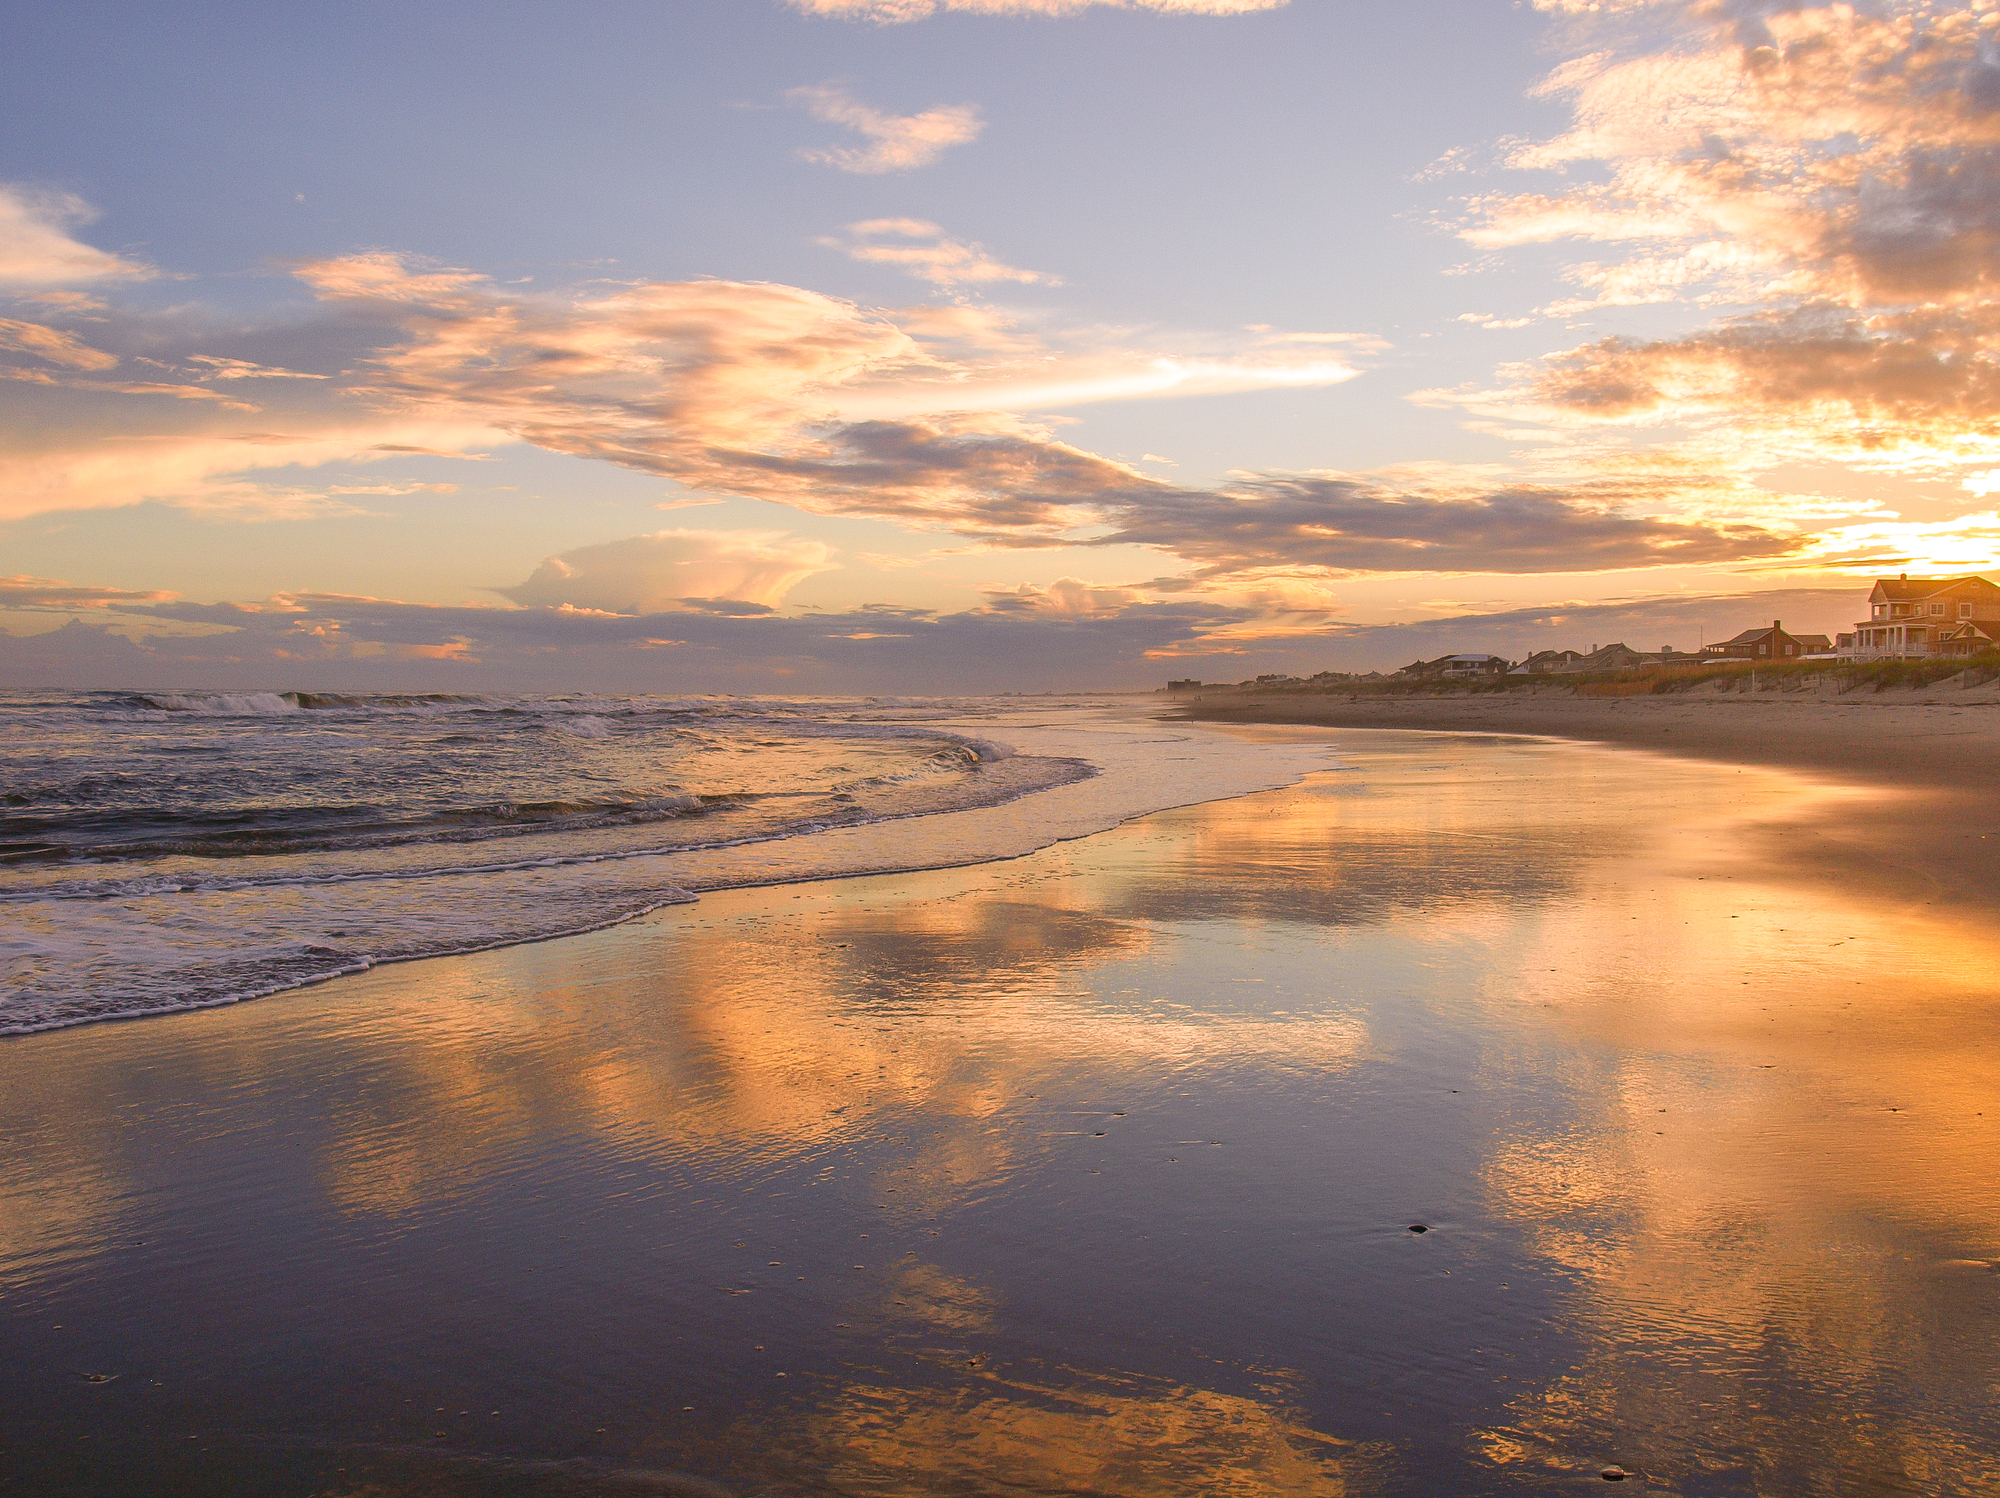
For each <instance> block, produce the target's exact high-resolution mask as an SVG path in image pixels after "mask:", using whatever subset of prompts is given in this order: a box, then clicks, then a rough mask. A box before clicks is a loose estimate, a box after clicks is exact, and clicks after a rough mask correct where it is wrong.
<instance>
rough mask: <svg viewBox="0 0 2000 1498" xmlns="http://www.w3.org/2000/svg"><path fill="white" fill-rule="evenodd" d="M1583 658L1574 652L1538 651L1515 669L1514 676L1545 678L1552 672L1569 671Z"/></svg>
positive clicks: (1512, 673)
mask: <svg viewBox="0 0 2000 1498" xmlns="http://www.w3.org/2000/svg"><path fill="white" fill-rule="evenodd" d="M1582 659H1583V657H1582V656H1581V655H1580V654H1578V653H1577V652H1576V651H1574V650H1537V651H1536V652H1535V653H1534V654H1533V655H1531V656H1529V657H1528V658H1527V659H1526V660H1524V661H1522V662H1521V664H1520V665H1518V666H1516V667H1514V668H1513V670H1512V671H1511V672H1509V673H1508V674H1509V675H1512V676H1543V675H1546V674H1547V673H1549V672H1551V671H1567V670H1569V669H1570V668H1571V666H1572V664H1573V663H1574V662H1576V661H1580V660H1582Z"/></svg>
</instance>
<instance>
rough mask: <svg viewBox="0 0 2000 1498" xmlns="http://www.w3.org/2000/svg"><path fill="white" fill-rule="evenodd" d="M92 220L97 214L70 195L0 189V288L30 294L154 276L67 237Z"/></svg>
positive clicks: (19, 188) (135, 264)
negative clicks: (36, 291)
mask: <svg viewBox="0 0 2000 1498" xmlns="http://www.w3.org/2000/svg"><path fill="white" fill-rule="evenodd" d="M95 217H97V213H96V210H94V209H93V208H92V207H91V206H90V205H89V204H88V203H86V202H84V201H83V199H81V198H79V197H76V196H74V195H73V194H70V193H65V192H49V191H39V190H37V189H34V188H30V187H24V186H21V185H19V184H13V185H8V184H0V288H7V289H19V290H24V291H33V290H39V289H41V288H44V287H57V286H74V285H78V284H80V283H85V282H91V281H111V280H143V279H145V278H147V277H149V276H152V275H155V274H157V272H155V271H154V270H153V269H152V267H151V266H147V265H142V264H140V263H139V262H138V261H136V260H127V259H126V258H124V257H123V256H121V255H114V254H112V253H110V252H109V251H108V250H100V249H97V248H95V247H94V246H91V245H87V244H84V243H83V242H82V241H81V240H78V239H76V238H74V237H72V236H71V234H70V232H69V231H70V230H71V229H72V228H74V227H76V226H77V225H79V224H87V223H89V222H90V221H91V220H92V219H94V218H95Z"/></svg>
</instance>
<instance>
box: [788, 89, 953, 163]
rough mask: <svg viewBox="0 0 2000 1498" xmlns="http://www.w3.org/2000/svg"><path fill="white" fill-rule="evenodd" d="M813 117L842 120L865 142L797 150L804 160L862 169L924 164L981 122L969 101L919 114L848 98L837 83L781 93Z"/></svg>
mask: <svg viewBox="0 0 2000 1498" xmlns="http://www.w3.org/2000/svg"><path fill="white" fill-rule="evenodd" d="M785 97H786V98H787V99H789V100H790V101H791V102H792V103H794V104H797V105H800V106H802V107H803V108H805V109H807V110H809V111H811V113H812V117H813V118H814V119H816V120H824V121H826V122H827V123H828V124H833V125H845V126H847V128H848V129H850V130H852V131H854V132H855V133H856V134H858V135H860V136H861V137H862V138H863V139H864V140H866V141H867V142H868V144H867V145H865V146H829V147H824V148H821V149H817V150H806V151H801V152H800V153H799V154H800V155H801V156H802V157H804V158H805V159H806V160H807V161H814V162H818V163H819V164H820V165H822V166H831V167H838V168H839V169H840V170H841V171H843V172H859V173H862V174H864V175H867V174H879V173H884V172H908V171H914V170H915V169H916V168H918V167H921V166H929V165H930V164H931V163H932V162H934V161H936V160H937V159H938V157H940V156H942V155H943V154H944V153H945V152H946V151H948V150H950V149H951V148H952V147H953V146H963V145H969V144H970V143H971V142H973V141H975V140H977V139H979V133H980V132H981V131H982V130H984V129H985V128H986V124H985V121H983V120H981V119H980V118H979V110H978V108H977V107H976V106H974V105H971V104H952V105H940V106H939V107H937V108H935V109H926V110H924V111H922V112H921V113H919V114H887V113H884V112H883V111H882V110H879V109H876V108H874V107H873V106H871V105H867V104H863V103H862V102H861V101H860V100H858V99H855V98H852V97H851V96H850V95H849V94H848V92H847V91H846V90H845V89H843V88H841V87H839V86H838V85H837V84H832V83H820V84H815V85H813V86H812V87H809V88H795V89H793V90H792V91H791V92H790V93H789V94H787V95H785Z"/></svg>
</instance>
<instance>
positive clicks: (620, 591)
mask: <svg viewBox="0 0 2000 1498" xmlns="http://www.w3.org/2000/svg"><path fill="white" fill-rule="evenodd" d="M832 556H833V553H832V551H831V549H829V548H828V547H825V546H822V545H821V544H820V543H818V542H817V541H805V540H800V539H798V538H797V537H793V536H787V535H785V534H784V533H783V532H781V531H697V530H667V531H655V532H653V533H652V534H650V535H644V536H630V537H627V538H626V539H624V540H622V541H606V542H603V543H602V544H600V545H597V546H585V547H580V548H578V549H577V550H575V551H566V552H563V553H562V554H561V555H559V556H552V557H549V558H547V559H546V560H545V561H543V563H542V564H541V566H539V567H537V568H536V569H535V571H534V573H533V574H532V575H531V576H530V577H529V578H528V580H527V581H526V582H524V583H521V584H519V585H518V586H515V587H511V588H499V589H496V590H495V591H496V592H498V593H500V594H502V595H503V596H505V597H507V598H511V599H513V600H514V602H516V603H519V604H524V605H529V606H536V607H551V606H557V605H565V604H566V605H569V606H570V607H573V608H587V609H601V610H604V611H606V612H608V613H614V614H652V613H661V612H664V611H667V610H669V609H672V608H675V607H677V606H680V605H683V604H685V603H687V602H688V601H689V600H695V599H705V600H723V601H729V602H735V603H748V604H754V605H757V606H759V607H763V608H775V607H777V606H778V605H779V604H781V603H783V602H784V601H785V595H786V594H787V593H789V592H790V591H791V590H792V589H793V588H794V587H796V586H797V585H798V584H799V583H801V582H803V581H805V579H807V578H808V577H811V576H812V575H813V574H814V573H816V572H825V571H827V570H829V569H830V568H831V567H832V565H833V563H832Z"/></svg>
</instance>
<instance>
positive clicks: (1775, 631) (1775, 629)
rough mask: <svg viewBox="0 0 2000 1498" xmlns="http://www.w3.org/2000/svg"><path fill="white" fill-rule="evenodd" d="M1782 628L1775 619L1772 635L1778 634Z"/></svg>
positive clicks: (1772, 624) (1772, 623) (1772, 622)
mask: <svg viewBox="0 0 2000 1498" xmlns="http://www.w3.org/2000/svg"><path fill="white" fill-rule="evenodd" d="M1780 627H1781V626H1780V625H1779V623H1778V621H1777V620H1776V619H1773V620H1772V621H1771V633H1772V634H1776V633H1777V632H1778V630H1779V629H1780Z"/></svg>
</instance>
